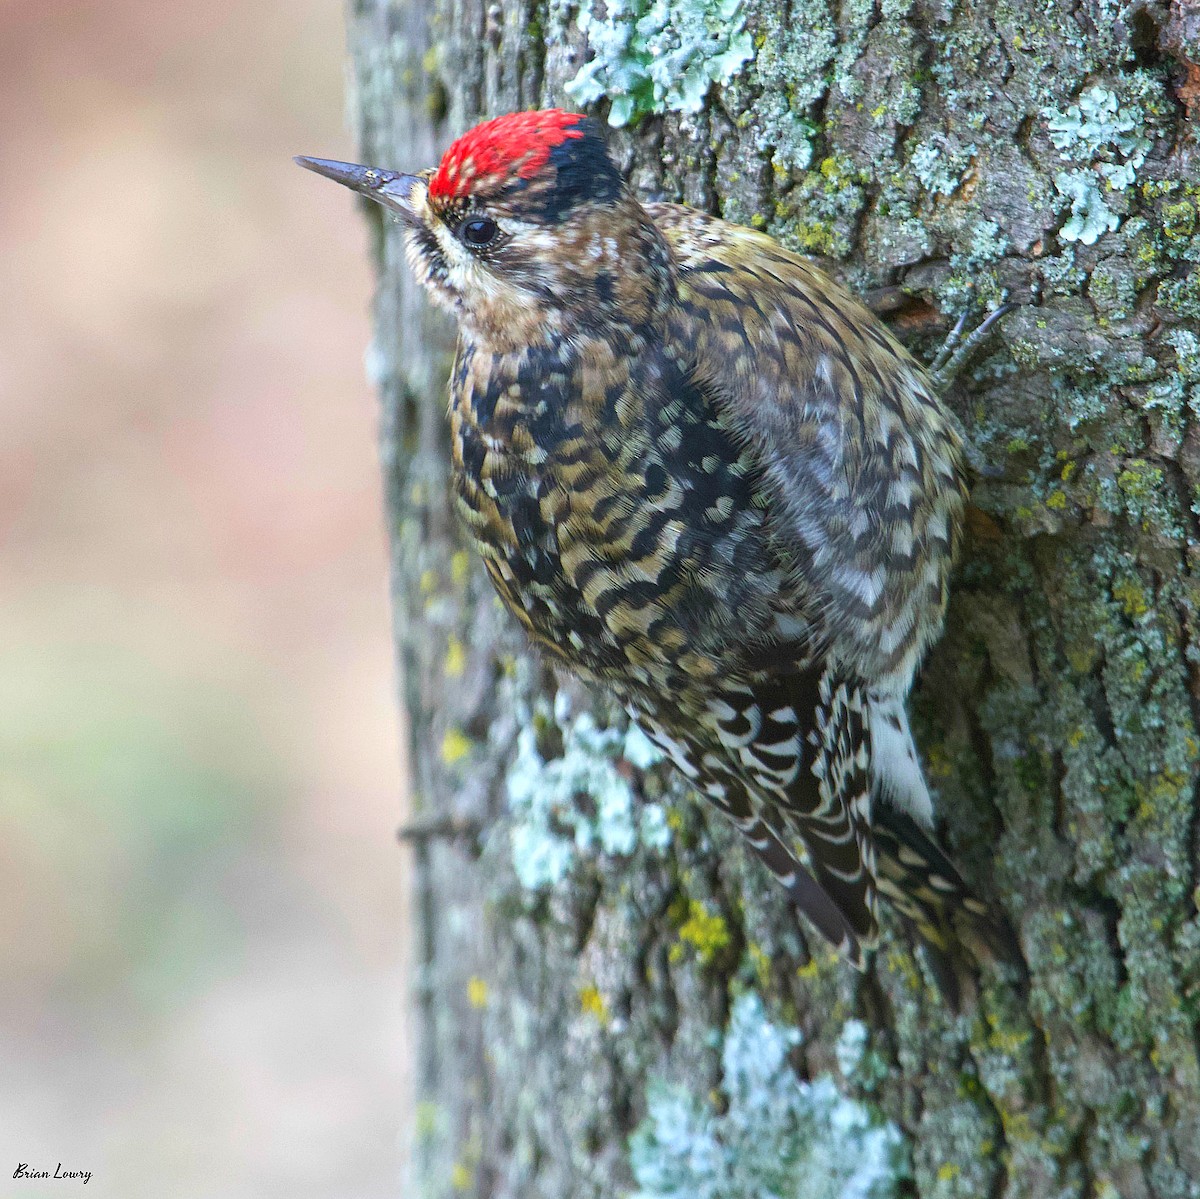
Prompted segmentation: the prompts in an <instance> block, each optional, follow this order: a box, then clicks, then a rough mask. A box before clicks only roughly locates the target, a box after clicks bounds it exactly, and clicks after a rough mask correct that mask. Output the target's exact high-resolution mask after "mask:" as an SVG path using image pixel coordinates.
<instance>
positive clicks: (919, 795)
mask: <svg viewBox="0 0 1200 1199" xmlns="http://www.w3.org/2000/svg"><path fill="white" fill-rule="evenodd" d="M868 713H869V717H868V719H869V724H870V729H871V769H872V774H873V775H874V778H875V785H876V786H877V787H878V789H879V793H880V795H881V796H882V797H883V798H884V799H886V800H888V801H889V802H890V803H893V804H895V805H896V807H898V808H900V809H901V810H902V811H905V812H907V813H908V814H909V815H910V816H912V818H913V819H914V820H916V821H917V823H918V824H920V825H921V826H922V827H923V828H931V827H932V826H933V800H932V799H930V797H929V788H928V787H927V786H926V784H925V775H924V773H923V772H922V770H921V763H920V760H919V759H918V757H917V747H916V745H914V744H913V737H912V731H911V730H910V729H909V727H908V713H907V712H905V710H904V701H903V700H901V699H900V698H898V697H896V696H890V697H887V698H881V697H878V696H872V697H871V699H870V702H869V704H868Z"/></svg>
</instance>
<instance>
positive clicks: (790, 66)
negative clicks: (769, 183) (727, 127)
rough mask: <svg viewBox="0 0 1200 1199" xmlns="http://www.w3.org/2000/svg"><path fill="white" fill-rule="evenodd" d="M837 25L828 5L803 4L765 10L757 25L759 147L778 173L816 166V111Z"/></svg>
mask: <svg viewBox="0 0 1200 1199" xmlns="http://www.w3.org/2000/svg"><path fill="white" fill-rule="evenodd" d="M836 34H837V26H836V24H835V22H834V19H833V14H832V12H831V11H830V8H829V5H828V4H827V3H826V0H804V2H803V3H798V4H796V5H793V6H792V8H791V9H790V10H789V11H788V16H787V20H786V22H785V21H784V20H783V18H782V15H781V13H780V12H779V10H777V9H774V8H770V7H767V8H766V10H765V12H764V13H763V15H762V17H761V18H760V20H759V22H758V33H757V38H756V45H757V46H758V53H757V54H756V56H755V59H754V66H753V69H752V70H751V71H750V73H749V74H750V82H751V83H752V85H753V86H754V88H755V89H756V92H757V98H756V100H755V102H754V105H753V109H752V112H753V118H754V119H753V129H754V142H755V146H756V147H757V148H758V149H759V150H761V151H764V152H770V153H771V155H772V162H773V166H774V168H775V170H776V172H777V173H782V172H788V171H792V170H803V169H804V168H805V167H807V166H808V165H809V163H810V162H812V143H813V138H814V137H815V136H816V134H817V125H816V124H815V123H814V121H813V119H812V109H813V106H814V105H815V104H816V103H817V102H818V101H819V100H820V99H821V98H822V97H823V96H824V95H825V93H826V92H827V91H828V90H829V81H828V69H829V65H830V63H832V62H833V57H834V53H835V51H836V48H837V36H836Z"/></svg>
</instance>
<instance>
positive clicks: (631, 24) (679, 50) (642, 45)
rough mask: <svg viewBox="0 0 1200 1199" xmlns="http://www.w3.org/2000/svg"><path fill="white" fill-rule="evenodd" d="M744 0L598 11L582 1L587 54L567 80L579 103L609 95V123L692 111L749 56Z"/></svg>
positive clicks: (633, 2)
mask: <svg viewBox="0 0 1200 1199" xmlns="http://www.w3.org/2000/svg"><path fill="white" fill-rule="evenodd" d="M745 22H746V16H745V12H744V10H743V7H742V0H650V2H647V0H608V3H606V5H605V10H604V15H603V16H597V14H596V12H595V10H594V9H593V6H592V3H591V0H584V4H583V6H582V8H581V9H580V13H579V28H580V29H581V30H582V31H583V33H585V34H586V35H587V39H588V46H589V48H590V50H591V53H592V57H591V59H590V60H589V61H588V62H587V63H585V64H584V65H583V66H582V67H581V68H580V69H579V72H578V73H577V74H576V76H575V78H574V79H572V80H571V81H570V82H569V83H568V84H567V85H566V88H565V90H566V92H567V95H569V96H571V97H572V99H574V100H575V101H577V102H578V103H580V104H594V103H595V102H596V101H597V100H599V99H601V98H602V97H605V96H607V97H608V99H609V101H610V104H611V107H610V109H609V115H608V121H609V124H610V125H614V126H622V125H629V124H632V123H633V122H635V121H637V120H639V119H640V118H641V117H643V116H646V115H647V114H649V113H661V112H667V111H671V112H683V113H697V112H699V111H700V109H701V107H702V106H703V104H704V99H705V97H706V96H707V95H708V90H709V88H710V87H711V86H712V85H713V84H714V83H728V82H729V81H730V80H731V79H733V78H734V76H736V75H737V74H738V73H739V72H740V71H741V69H742V68H743V67H744V66H745V64H746V63H747V62H749V61H750V59H751V58H753V57H754V45H753V42H752V41H751V38H750V34H749V33H747V32H746V30H745V27H744V26H745Z"/></svg>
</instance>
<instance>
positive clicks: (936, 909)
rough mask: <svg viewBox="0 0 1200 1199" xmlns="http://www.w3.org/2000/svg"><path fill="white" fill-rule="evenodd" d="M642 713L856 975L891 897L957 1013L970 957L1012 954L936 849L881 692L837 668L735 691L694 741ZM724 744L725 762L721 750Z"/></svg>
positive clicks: (916, 775) (906, 738) (926, 806)
mask: <svg viewBox="0 0 1200 1199" xmlns="http://www.w3.org/2000/svg"><path fill="white" fill-rule="evenodd" d="M798 711H799V712H801V713H803V714H804V716H803V718H802V717H801V716H799V715H797V712H798ZM633 714H634V715H635V717H636V718H637V719H638V721H639V722H640V723H641V724H642V726H643V728H644V729H645V731H646V733H647V735H648V736H650V737H651V739H652V740H654V741H656V742H657V743H658V744H659V745H660V746H661V747H662V748H663V749H664V750H665V751H666V752H667V753H668V754H669V756H670V757H671V758H672V759H673V760H674V762H675V764H676V765H677V766H678V767H679V768H680V769H681V770H682V771H683V773H684V774H685V775H686V776H687V777H688V778H689V779H690V780H691V781H692V783H693V784H694V785H695V786H696V787H697V788H698V789H699V790H700V791H702V792H703V794H704V795H705V796H706V798H708V799H709V800H710V801H711V802H712V803H714V804H715V805H716V806H717V807H718V808H719V809H720V810H721V811H723V812H724V813H725V814H726V815H727V816H728V817H729V818H730V819H731V820H732V821H733V823H734V824H735V825H736V827H737V828H738V830H739V831H740V832H741V833H742V834H743V835H744V836H745V837H746V839H747V840H748V841H749V842H750V844H751V846H752V847H753V848H754V850H755V851H756V852H757V853H758V855H759V857H760V858H761V859H762V860H763V862H764V863H765V864H766V865H767V867H768V868H769V869H770V870H771V872H772V873H773V874H774V875H775V877H776V878H777V879H778V881H779V882H780V883H781V884H782V886H783V887H784V888H785V889H786V890H787V892H788V894H789V895H790V897H791V899H792V901H793V903H794V904H795V905H796V907H797V908H798V909H799V910H800V911H801V912H803V913H804V915H805V916H806V917H807V918H808V919H809V920H810V921H811V922H812V924H813V925H814V926H815V927H816V929H817V930H818V931H819V932H820V934H821V935H822V936H823V937H824V938H825V939H826V940H827V941H829V942H830V943H831V944H832V945H833V946H834V947H835V948H836V949H837V950H838V952H839V953H840V954H841V955H842V956H844V957H845V958H846V959H847V960H848V961H850V962H852V963H854V964H855V965H856V966H858V967H860V968H861V967H862V966H863V965H864V964H865V956H866V953H867V951H868V950H869V949H871V948H872V947H873V945H874V944H875V942H876V940H877V938H878V931H879V924H878V897H879V894H880V893H882V894H883V895H885V896H886V897H887V899H888V900H889V901H890V902H891V903H892V904H893V905H894V906H895V907H896V908H897V909H898V910H899V912H900V913H901V915H902V916H903V917H904V919H905V921H906V923H908V924H909V925H910V926H911V927H912V928H913V929H914V930H915V932H916V933H917V935H918V936H919V937H920V939H921V941H922V942H923V943H924V945H925V946H926V949H927V952H928V957H929V960H930V965H931V969H932V970H933V973H934V976H935V978H936V979H937V981H938V984H939V986H940V987H941V989H942V991H943V992H944V993H945V994H946V995H947V998H948V999H950V1000H951V1001H952V1002H956V1001H957V998H958V995H959V991H960V987H959V983H958V977H959V975H961V973H962V967H961V965H960V964H956V961H955V959H956V958H960V957H962V956H963V954H962V951H963V950H965V951H966V955H967V956H968V957H970V958H979V957H981V956H987V955H989V954H990V955H994V954H995V953H996V952H997V951H998V947H1003V946H1004V945H1005V935H1004V934H1003V932H1002V930H1000V929H999V928H998V927H997V926H996V924H995V922H994V921H993V918H992V916H991V913H990V912H989V909H988V908H987V907H986V906H985V905H984V904H983V903H982V902H980V901H979V900H978V899H977V898H976V897H975V896H974V895H973V894H972V892H971V889H970V888H969V887H968V885H967V884H966V882H965V881H964V880H963V878H962V876H961V875H960V874H959V872H958V870H957V869H956V868H955V867H954V865H953V863H952V862H951V861H950V859H949V857H948V856H947V855H946V853H945V852H944V850H942V849H941V847H940V846H939V845H938V844H937V842H936V841H935V840H934V837H933V834H932V832H931V829H930V825H931V823H932V805H931V802H930V799H929V793H928V790H927V788H926V786H925V781H924V776H923V774H922V771H921V767H920V763H919V761H918V758H917V754H916V749H915V747H914V745H913V741H912V735H911V732H910V731H909V727H908V719H907V716H906V714H905V712H904V706H903V702H902V700H900V699H899V698H898V697H894V696H887V695H879V694H873V693H872V692H871V691H870V690H869V689H868V688H867V687H866V686H865V685H863V684H861V683H858V682H856V681H855V680H854V679H853V678H852V677H849V676H847V675H846V674H843V673H841V672H839V671H838V670H837V669H836V668H834V667H831V666H829V665H828V664H825V665H824V667H823V668H822V666H820V665H815V666H813V667H811V668H809V669H807V670H805V671H802V672H799V673H793V674H787V675H786V676H785V677H780V678H776V679H769V680H766V681H763V680H757V681H756V684H755V685H753V686H751V685H726V686H725V687H724V688H722V689H721V690H720V691H719V692H718V693H717V694H716V695H715V697H714V699H713V702H712V703H711V704H710V707H709V716H710V722H708V723H707V724H706V726H703V727H701V728H700V729H697V730H696V734H695V736H694V738H693V737H692V736H688V735H686V734H685V735H683V736H677V735H672V734H671V733H668V732H667V731H666V730H665V729H663V728H662V727H661V725H659V724H658V722H657V721H656V720H655V719H654V718H653V717H652V716H650V715H649V714H647V713H645V712H642V711H637V710H634V713H633ZM805 724H807V726H808V727H807V728H805V727H804V725H805ZM714 734H715V740H716V741H718V742H719V744H720V745H721V746H722V748H723V750H724V753H723V754H721V755H718V754H716V753H714V752H713V750H712V748H711V746H712V745H713V743H714ZM702 745H703V746H707V747H709V748H707V750H706V749H702V748H701V746H702Z"/></svg>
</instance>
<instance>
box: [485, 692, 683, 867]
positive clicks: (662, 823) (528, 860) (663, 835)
mask: <svg viewBox="0 0 1200 1199" xmlns="http://www.w3.org/2000/svg"><path fill="white" fill-rule="evenodd" d="M560 715H563V716H565V713H560ZM542 717H543V722H545V721H546V720H548V719H549V716H548V713H542ZM559 729H560V732H561V742H562V752H561V755H559V756H554V757H544V756H543V752H542V750H541V749H539V745H538V730H537V727H536V721H534V722H526V723H524V724H523V726H522V728H521V731H520V733H519V734H518V737H517V753H516V757H515V758H514V760H513V763H512V765H511V766H510V767H509V771H508V775H507V779H506V782H507V786H508V802H509V810H510V812H511V813H512V817H513V821H512V826H511V829H510V833H509V835H510V839H511V845H512V860H513V867H514V869H515V870H516V873H517V878H518V879H519V880H520V882H521V883H522V885H523V886H525V887H528V888H530V889H531V890H538V889H540V888H543V887H552V886H555V885H556V884H558V883H560V882H562V880H563V879H564V878H565V877H566V876H567V873H568V872H569V871H570V869H571V867H572V865H573V864H574V862H575V860H576V858H577V857H578V856H579V855H581V854H596V853H604V854H620V855H628V854H631V853H632V852H633V851H634V849H635V848H636V847H637V846H638V844H639V843H640V844H642V845H644V846H646V847H647V848H650V849H656V850H661V849H664V848H665V847H666V846H667V845H668V844H669V842H670V839H671V830H670V828H669V826H668V824H667V817H666V812H665V811H664V809H663V808H662V807H661V805H659V804H657V803H645V804H639V803H638V801H637V800H636V798H635V796H634V792H633V787H632V786H631V784H630V782H629V779H628V778H627V777H626V776H625V774H623V773H622V772H621V771H620V770H619V769H618V762H619V761H620V760H624V761H626V762H629V763H630V764H631V765H636V766H638V767H639V768H640V769H644V768H646V767H649V766H650V765H652V764H653V763H654V762H655V761H656V760H657V757H656V755H657V751H656V750H655V749H654V747H653V746H652V745H650V743H649V742H648V741H647V739H646V737H645V735H644V734H642V733H641V732H640V731H639V730H638V729H637V728H631V729H629V730H628V731H626V730H621V729H612V728H600V727H599V726H598V725H597V724H596V722H595V720H594V719H593V718H592V716H591V715H590V714H588V713H586V712H585V713H581V714H580V715H579V716H576V717H574V718H573V719H571V718H567V719H565V724H560V725H559Z"/></svg>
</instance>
